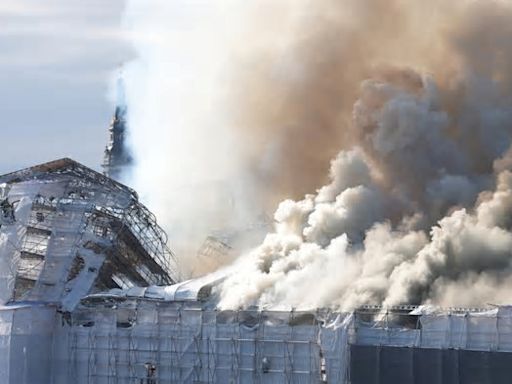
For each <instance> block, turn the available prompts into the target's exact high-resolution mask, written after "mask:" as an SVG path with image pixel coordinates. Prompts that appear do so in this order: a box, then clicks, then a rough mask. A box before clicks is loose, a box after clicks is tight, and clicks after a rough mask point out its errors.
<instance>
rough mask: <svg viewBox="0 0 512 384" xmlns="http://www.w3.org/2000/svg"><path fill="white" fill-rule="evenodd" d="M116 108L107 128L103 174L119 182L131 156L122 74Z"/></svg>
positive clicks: (117, 91)
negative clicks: (107, 139) (107, 136)
mask: <svg viewBox="0 0 512 384" xmlns="http://www.w3.org/2000/svg"><path fill="white" fill-rule="evenodd" d="M116 100H117V101H116V108H115V111H114V117H113V118H112V122H111V123H110V127H109V133H110V135H109V142H108V144H107V146H106V147H105V156H104V161H103V173H104V174H105V175H106V176H108V177H111V178H113V179H116V180H119V178H120V177H121V175H122V173H123V171H124V170H125V169H126V168H127V167H129V166H130V165H131V163H132V161H133V160H132V156H131V154H130V152H129V150H128V149H127V147H126V113H127V107H126V101H125V97H124V83H123V78H122V72H121V73H120V74H119V78H118V80H117V87H116Z"/></svg>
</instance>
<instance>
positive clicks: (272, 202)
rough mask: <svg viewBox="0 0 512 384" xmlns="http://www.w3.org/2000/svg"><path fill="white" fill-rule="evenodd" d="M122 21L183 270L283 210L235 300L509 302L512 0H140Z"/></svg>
mask: <svg viewBox="0 0 512 384" xmlns="http://www.w3.org/2000/svg"><path fill="white" fill-rule="evenodd" d="M126 20H127V24H128V25H129V27H130V30H131V31H133V33H134V36H135V47H136V50H137V53H138V55H139V57H138V59H136V60H135V61H134V62H133V63H132V64H131V66H129V67H128V69H127V70H126V83H127V99H128V108H129V126H130V129H131V132H132V139H131V140H132V143H133V148H134V152H135V157H136V160H137V162H138V163H137V164H138V165H137V168H136V171H135V176H134V178H135V179H134V184H135V186H136V188H137V189H138V190H141V191H142V195H143V197H145V198H146V199H147V200H149V205H151V206H152V208H153V209H154V210H155V211H156V213H157V214H158V215H159V217H162V218H163V220H164V225H165V226H166V229H167V230H168V232H169V233H170V234H171V240H172V241H174V242H176V241H181V242H182V244H180V246H179V248H181V249H182V250H184V255H185V256H183V257H182V259H181V261H182V262H183V263H184V264H186V265H187V264H188V265H190V266H192V267H191V268H193V264H194V259H193V257H190V252H189V251H190V250H191V249H194V247H196V246H197V245H198V244H197V243H198V242H199V241H200V240H201V239H202V238H204V237H205V236H206V235H207V234H208V233H210V232H211V231H212V230H214V229H220V231H221V232H228V231H229V228H236V227H237V226H238V227H243V226H245V225H247V223H248V222H251V221H252V220H254V218H255V217H257V216H258V215H259V214H260V213H261V212H264V211H268V210H269V209H272V208H273V207H275V206H276V205H277V204H278V203H279V201H282V200H283V199H285V200H284V201H282V202H281V203H279V205H278V209H277V211H276V212H275V215H274V219H275V230H274V231H273V232H272V233H269V234H268V235H267V236H266V237H265V239H264V241H263V242H262V244H261V245H259V246H257V247H256V248H254V249H253V250H252V251H250V252H248V253H244V254H243V255H242V256H240V257H239V258H238V259H237V260H236V261H235V263H234V268H235V270H236V273H234V274H233V275H232V276H231V277H230V278H228V279H227V280H226V281H225V283H224V285H223V287H222V289H221V291H220V296H221V302H220V305H221V307H224V308H238V307H244V306H249V305H253V304H257V305H260V306H262V307H319V306H327V307H336V308H342V309H349V308H353V307H355V306H358V305H361V304H385V305H393V304H400V303H408V304H417V303H434V304H442V305H480V304H485V303H488V302H494V303H497V302H501V301H504V300H506V299H507V295H506V292H508V288H509V287H510V286H511V285H512V283H511V282H512V266H511V260H512V232H511V226H512V219H511V217H512V216H511V213H512V212H511V209H512V198H511V196H512V195H511V194H512V188H511V187H512V174H511V171H512V149H511V150H509V148H510V144H511V135H512V73H511V72H510V70H509V69H510V68H512V44H510V41H511V38H512V5H511V3H510V2H509V1H469V0H455V1H451V2H447V1H441V0H434V1H431V2H423V1H419V0H418V1H416V0H415V1H403V0H343V1H338V0H326V1H322V2H318V1H312V0H279V1H275V0H273V1H258V2H256V1H243V2H242V1H236V0H229V1H209V2H203V1H197V2H186V1H181V0H179V1H174V2H164V1H162V2H158V1H151V2H145V1H142V0H132V1H130V2H129V5H128V8H127V16H126ZM329 164H330V172H329V173H328V172H327V170H328V169H329ZM321 185H324V186H323V187H320V188H319V186H321ZM315 191H316V192H315ZM191 244H193V246H190V245H191ZM226 262H227V261H226ZM468 288H471V289H472V291H471V295H470V296H469V297H468V295H467V294H466V295H464V293H466V292H467V291H468Z"/></svg>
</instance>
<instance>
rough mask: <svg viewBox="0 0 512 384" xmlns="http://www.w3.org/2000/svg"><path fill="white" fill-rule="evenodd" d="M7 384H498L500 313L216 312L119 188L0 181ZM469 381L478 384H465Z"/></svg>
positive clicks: (506, 329) (504, 359)
mask: <svg viewBox="0 0 512 384" xmlns="http://www.w3.org/2000/svg"><path fill="white" fill-rule="evenodd" d="M0 185H1V188H0V190H1V198H2V205H1V209H2V211H1V215H0V217H1V227H0V262H1V263H2V268H1V272H2V276H1V280H0V282H1V299H2V306H1V307H0V340H1V344H0V345H1V347H0V348H1V350H2V353H1V354H0V372H1V374H2V377H3V378H4V382H5V383H26V384H28V383H30V384H32V383H69V382H75V383H114V382H115V383H146V384H149V383H152V384H156V383H162V384H163V383H283V382H287V383H353V384H359V383H364V384H367V383H397V382H407V383H476V382H478V383H506V382H508V376H509V375H508V372H509V371H510V368H509V367H510V364H511V363H512V353H511V352H512V311H511V310H510V308H509V307H495V308H485V309H463V308H459V309H447V310H441V309H436V308H432V307H414V306H399V307H390V308H387V309H386V308H383V307H377V306H375V307H371V306H363V307H359V308H358V309H357V310H355V311H347V312H344V311H336V310H328V309H315V310H310V311H306V310H300V311H299V310H277V309H270V310H264V309H262V308H256V307H254V308H251V307H249V308H245V309H243V310H242V309H240V310H222V309H220V308H219V306H218V304H219V299H220V297H219V295H220V293H221V290H220V289H219V287H220V286H221V284H222V283H223V281H225V279H226V278H227V277H228V276H229V275H230V274H231V273H232V272H231V271H230V270H229V269H224V270H220V271H218V272H216V273H212V274H209V275H206V276H203V277H201V278H198V279H194V280H188V281H181V280H180V276H179V272H178V271H179V268H178V266H177V265H176V263H175V261H174V257H173V254H172V252H171V251H170V250H169V249H168V248H167V244H166V236H165V234H164V232H163V231H162V229H161V228H160V227H159V226H158V225H157V224H156V220H155V218H154V216H153V215H152V214H151V213H150V212H149V211H148V210H147V209H146V208H145V207H144V206H143V205H142V204H140V202H139V201H138V198H137V194H136V193H135V192H134V191H133V190H131V189H129V188H128V187H126V186H124V185H122V184H120V183H118V182H116V181H114V180H112V179H110V178H108V177H106V176H103V175H101V174H99V173H96V172H94V171H92V170H90V169H88V168H86V167H84V166H82V165H80V164H78V163H76V162H74V161H72V160H70V159H62V160H57V161H53V162H50V163H46V164H41V165H37V166H34V167H31V168H27V169H24V170H21V171H17V172H14V173H10V174H7V175H4V176H1V177H0ZM475 380H476V381H475Z"/></svg>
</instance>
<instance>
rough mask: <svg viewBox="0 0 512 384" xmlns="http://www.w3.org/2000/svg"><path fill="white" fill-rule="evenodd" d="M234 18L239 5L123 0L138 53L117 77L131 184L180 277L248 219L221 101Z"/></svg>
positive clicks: (239, 160) (246, 188) (246, 192)
mask: <svg viewBox="0 0 512 384" xmlns="http://www.w3.org/2000/svg"><path fill="white" fill-rule="evenodd" d="M242 12H243V9H240V7H239V2H237V1H224V2H207V1H185V0H174V1H167V0H162V1H158V0H152V1H146V0H129V1H128V3H127V8H126V13H125V24H126V29H127V31H128V33H130V35H131V36H132V40H133V43H134V49H135V53H136V54H137V58H136V59H135V60H134V61H132V62H130V63H128V64H127V65H126V66H125V70H124V79H125V83H126V97H127V104H128V128H129V143H130V147H131V149H132V151H133V153H134V157H135V163H136V164H135V168H134V170H133V176H132V180H130V184H131V185H133V186H134V187H135V189H136V190H137V191H139V192H140V194H141V197H142V199H143V200H144V201H145V202H147V204H148V205H149V206H150V207H151V209H152V210H153V211H154V212H156V213H157V215H158V218H159V221H160V222H161V223H162V224H163V225H164V227H165V229H166V230H167V232H168V233H169V235H170V245H171V246H172V247H173V249H174V250H175V251H176V253H177V254H178V256H179V258H180V262H181V264H182V266H183V268H184V271H183V272H184V274H185V275H186V274H187V272H188V271H187V269H191V268H193V263H194V254H195V252H196V251H197V249H198V248H199V246H200V245H201V242H202V241H203V240H204V239H205V238H206V236H207V235H209V234H210V233H211V232H212V231H215V230H219V229H225V228H230V227H233V226H234V225H235V223H236V224H238V225H240V224H245V222H246V220H248V218H249V217H252V216H253V213H252V207H250V206H248V205H247V201H248V199H249V196H251V190H252V189H251V188H250V186H251V180H250V179H249V178H248V177H247V175H246V174H244V164H243V157H242V155H241V153H240V152H239V150H240V147H239V146H238V145H236V138H235V135H234V132H233V130H232V129H231V127H230V126H229V122H228V121H227V120H226V118H225V117H226V116H227V113H226V111H225V109H226V105H225V102H224V99H225V98H226V92H227V89H228V85H227V82H226V76H227V72H228V69H229V62H230V60H231V54H230V49H231V48H230V47H232V46H234V44H233V43H232V42H233V40H235V36H236V35H237V31H238V30H239V28H240V26H239V25H237V23H234V22H233V21H234V20H237V19H240V17H239V14H240V13H242ZM237 15H238V16H237ZM256 208H257V207H256Z"/></svg>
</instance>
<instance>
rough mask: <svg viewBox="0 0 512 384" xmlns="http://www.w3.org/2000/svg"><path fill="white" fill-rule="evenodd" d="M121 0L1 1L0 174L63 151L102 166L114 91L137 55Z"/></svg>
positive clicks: (57, 155) (62, 155)
mask: <svg viewBox="0 0 512 384" xmlns="http://www.w3.org/2000/svg"><path fill="white" fill-rule="evenodd" d="M123 9H124V0H108V1H107V0H86V1H84V0H44V1H42V0H1V1H0V52H1V54H0V174H3V173H6V172H10V171H13V170H17V169H20V168H24V167H27V166H30V165H34V164H37V163H41V162H45V161H50V160H54V159H57V158H61V157H71V158H73V159H75V160H77V161H79V162H81V163H83V164H85V165H87V166H90V167H92V168H94V169H97V170H98V169H100V164H101V161H102V156H103V149H104V146H105V144H106V141H107V137H108V135H107V128H108V124H109V122H110V119H111V116H112V113H113V106H112V101H111V100H112V97H111V96H110V94H111V91H109V87H110V84H112V82H113V81H112V79H113V78H114V77H115V73H116V72H117V71H118V68H119V66H120V64H121V63H123V62H126V61H127V60H130V59H131V58H133V52H132V50H131V46H130V43H129V42H128V40H127V38H126V36H124V35H123V33H122V23H121V19H122V13H123Z"/></svg>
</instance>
